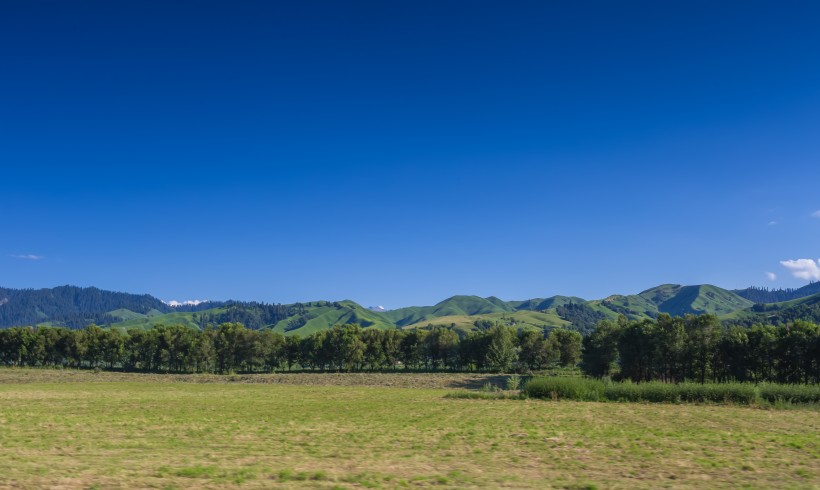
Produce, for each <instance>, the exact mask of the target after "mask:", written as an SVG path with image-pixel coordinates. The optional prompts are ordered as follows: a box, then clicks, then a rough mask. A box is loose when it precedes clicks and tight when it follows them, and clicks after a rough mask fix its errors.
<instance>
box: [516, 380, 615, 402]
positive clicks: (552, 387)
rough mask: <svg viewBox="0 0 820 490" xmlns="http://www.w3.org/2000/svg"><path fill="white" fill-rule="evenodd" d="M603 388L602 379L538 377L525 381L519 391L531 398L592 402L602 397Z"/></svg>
mask: <svg viewBox="0 0 820 490" xmlns="http://www.w3.org/2000/svg"><path fill="white" fill-rule="evenodd" d="M604 388H605V385H604V383H603V381H597V380H593V379H587V378H560V377H540V378H533V379H531V380H529V381H527V383H526V384H525V385H524V388H523V389H522V390H521V391H522V392H523V393H524V394H525V395H527V396H529V397H533V398H549V399H552V400H562V399H566V400H578V401H592V402H594V401H599V400H603V399H604Z"/></svg>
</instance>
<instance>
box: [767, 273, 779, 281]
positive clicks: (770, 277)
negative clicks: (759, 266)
mask: <svg viewBox="0 0 820 490" xmlns="http://www.w3.org/2000/svg"><path fill="white" fill-rule="evenodd" d="M766 279H768V280H770V281H776V280H777V274H775V273H774V272H767V273H766Z"/></svg>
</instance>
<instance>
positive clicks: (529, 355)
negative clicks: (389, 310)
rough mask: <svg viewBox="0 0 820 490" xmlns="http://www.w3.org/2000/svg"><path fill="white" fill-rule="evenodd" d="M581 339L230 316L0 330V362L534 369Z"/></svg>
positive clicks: (258, 368)
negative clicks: (295, 324)
mask: <svg viewBox="0 0 820 490" xmlns="http://www.w3.org/2000/svg"><path fill="white" fill-rule="evenodd" d="M581 343H582V337H581V335H580V334H579V333H578V332H574V331H569V330H564V329H560V328H559V329H554V330H552V331H550V332H549V334H547V335H544V334H543V333H542V332H534V331H522V332H519V331H517V330H515V329H513V328H510V327H506V326H501V325H497V326H493V327H491V328H488V329H486V330H482V331H473V332H469V333H466V334H463V333H460V332H458V331H456V330H454V329H451V328H445V327H434V328H431V329H429V330H425V329H416V330H408V331H405V330H400V329H390V330H377V329H363V328H361V327H360V326H359V325H356V324H347V325H336V326H334V327H333V328H331V329H329V330H322V331H319V332H316V333H314V334H312V335H310V336H307V337H304V338H303V337H300V336H298V335H293V336H284V335H282V334H280V333H278V332H273V331H271V330H254V329H248V328H245V327H244V326H243V325H242V324H240V323H235V322H226V323H222V324H221V325H219V326H218V327H209V328H205V329H203V330H196V329H192V328H188V327H185V326H181V325H172V326H164V325H158V326H155V327H152V328H150V329H147V330H141V329H131V330H129V331H127V332H122V331H121V330H118V329H106V328H101V327H98V326H96V325H91V326H88V327H86V328H84V329H80V330H72V329H67V328H62V327H38V328H33V327H14V328H8V329H4V330H0V364H2V365H6V366H43V367H73V368H103V369H121V370H125V371H150V372H173V373H229V372H251V373H260V372H273V371H277V370H285V369H287V370H293V369H308V370H321V371H327V370H333V371H366V370H395V369H412V370H424V371H438V370H450V371H510V370H512V369H514V368H516V367H521V368H525V369H528V370H539V369H543V368H546V367H548V366H553V365H560V366H574V365H576V364H577V363H578V361H579V359H580V356H581Z"/></svg>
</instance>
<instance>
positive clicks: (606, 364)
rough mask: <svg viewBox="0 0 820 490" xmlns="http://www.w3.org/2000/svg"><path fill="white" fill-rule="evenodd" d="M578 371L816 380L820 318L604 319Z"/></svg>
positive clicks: (670, 378) (638, 377) (663, 377)
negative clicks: (745, 322)
mask: <svg viewBox="0 0 820 490" xmlns="http://www.w3.org/2000/svg"><path fill="white" fill-rule="evenodd" d="M581 367H582V369H583V371H584V372H585V373H586V374H588V375H591V376H595V377H605V376H609V377H612V378H614V379H629V380H632V381H651V380H660V381H667V382H680V381H687V380H689V381H697V382H700V383H705V382H707V381H712V382H726V381H741V382H744V381H748V382H754V383H758V382H764V381H773V382H779V383H818V382H820V326H818V325H817V324H814V323H810V322H807V321H802V320H797V321H793V322H791V323H788V324H784V325H779V326H773V325H762V324H758V325H753V326H751V327H744V326H739V325H734V326H728V327H727V326H724V325H722V324H721V323H720V321H719V320H718V318H717V317H716V316H714V315H700V316H694V315H687V316H685V317H682V318H681V317H671V316H669V315H667V314H661V315H660V316H658V318H657V319H654V320H640V321H627V320H626V318H624V317H621V318H619V320H618V321H609V320H605V321H602V322H600V323H599V324H598V326H597V327H596V329H595V331H594V332H592V334H590V335H589V336H588V337H586V338H585V339H584V346H583V358H582V362H581Z"/></svg>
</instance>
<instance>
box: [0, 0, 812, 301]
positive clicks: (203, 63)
mask: <svg viewBox="0 0 820 490" xmlns="http://www.w3.org/2000/svg"><path fill="white" fill-rule="evenodd" d="M818 25H820V5H818V4H817V3H816V2H790V3H788V4H783V3H781V2H748V1H743V2H741V1H738V2H655V1H652V2H564V3H561V4H559V3H557V2H518V3H509V2H506V3H502V2H476V1H469V2H467V1H465V2H409V1H408V2H340V1H329V2H312V1H294V2H261V1H260V2H202V1H197V2H144V1H140V2H30V1H15V0H12V1H7V2H4V3H3V5H2V6H0V66H2V68H0V70H2V76H0V94H1V95H0V168H1V169H2V174H0V206H2V208H0V209H2V210H3V221H2V223H3V226H2V228H0V229H1V230H2V232H0V238H2V240H0V285H3V286H6V287H46V286H54V285H58V284H66V283H70V284H78V285H96V286H98V287H102V288H106V289H115V290H125V291H130V292H148V293H151V294H154V295H156V296H158V297H160V298H162V299H166V300H169V299H178V300H184V299H193V298H200V299H203V298H212V299H225V298H236V299H255V300H264V301H269V302H292V301H298V300H313V299H343V298H350V299H353V300H356V301H359V302H362V303H364V304H368V305H369V304H384V305H385V306H387V307H398V306H405V305H409V304H430V303H434V302H437V301H439V300H441V299H443V298H445V297H447V296H450V295H452V294H480V295H485V296H486V295H491V294H493V295H497V296H500V297H502V298H504V299H523V298H529V297H535V296H548V295H552V294H559V293H560V294H573V295H579V296H583V297H587V298H595V297H602V296H606V295H608V294H611V293H615V292H620V293H633V292H637V291H640V290H642V289H645V288H647V287H650V286H653V285H656V284H658V283H662V282H676V283H704V282H708V283H714V284H717V285H719V286H723V287H730V288H731V287H745V286H748V285H750V284H758V285H763V284H764V283H765V284H767V285H770V286H772V287H781V286H784V287H785V286H799V285H801V284H803V283H804V282H805V281H804V280H799V279H796V278H793V277H791V275H790V274H789V273H788V271H786V270H785V269H784V268H783V267H782V266H781V265H780V264H779V261H781V260H786V259H798V258H811V259H817V258H818V257H820V248H818V243H820V219H817V218H813V217H812V216H811V215H812V213H813V212H815V211H817V210H820V199H818V198H817V182H818V178H820V137H818V135H820V63H818V53H820V29H818V28H817V26H818ZM772 222H776V224H771V223H772ZM28 254H32V255H37V256H42V257H44V258H42V259H40V260H30V259H22V258H19V257H17V256H21V255H28ZM767 271H770V272H774V273H776V274H777V275H778V279H777V280H776V281H773V282H767V280H766V277H765V275H764V273H765V272H767Z"/></svg>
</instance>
